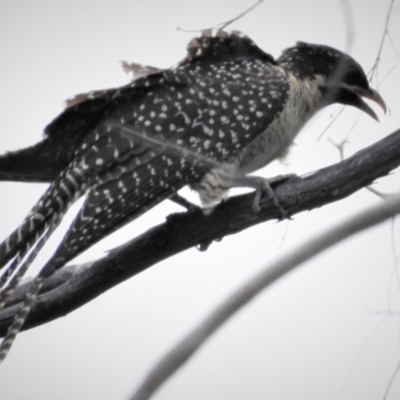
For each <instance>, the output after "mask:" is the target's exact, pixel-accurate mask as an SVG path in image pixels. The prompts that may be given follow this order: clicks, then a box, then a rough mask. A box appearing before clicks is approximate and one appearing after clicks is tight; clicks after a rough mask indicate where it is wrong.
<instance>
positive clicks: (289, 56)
mask: <svg viewBox="0 0 400 400" xmlns="http://www.w3.org/2000/svg"><path fill="white" fill-rule="evenodd" d="M277 61H278V63H279V64H280V65H282V66H283V67H284V68H285V69H287V70H289V71H290V72H292V73H293V74H294V75H295V76H296V78H297V79H308V80H310V81H315V82H317V84H318V85H319V90H320V93H321V98H320V104H321V106H327V105H330V104H334V103H340V104H344V105H349V106H353V107H356V108H358V109H360V110H362V111H364V112H366V113H367V114H368V115H370V116H371V117H372V118H374V119H375V120H378V117H377V115H376V113H375V111H374V110H373V109H372V108H371V107H370V106H369V105H368V104H367V103H366V102H365V101H364V98H366V99H369V100H372V101H374V102H375V103H377V104H378V105H379V106H380V107H381V108H382V109H383V110H384V112H386V105H385V102H384V100H383V99H382V97H381V96H380V94H379V93H378V92H377V91H376V90H374V89H372V88H371V87H370V86H369V82H368V79H367V76H366V75H365V72H364V71H363V69H362V68H361V66H360V64H359V63H358V62H357V61H355V60H354V59H353V58H352V57H350V56H349V55H347V54H345V53H343V52H341V51H339V50H336V49H334V48H332V47H329V46H324V45H315V44H309V43H304V42H298V43H297V45H296V46H294V47H291V48H289V49H286V50H285V51H284V52H283V54H282V56H281V57H280V58H279V59H278V60H277Z"/></svg>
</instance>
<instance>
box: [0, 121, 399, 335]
mask: <svg viewBox="0 0 400 400" xmlns="http://www.w3.org/2000/svg"><path fill="white" fill-rule="evenodd" d="M399 165H400V129H399V130H397V131H395V132H394V133H392V134H391V135H390V136H388V137H386V138H385V139H383V140H381V141H380V142H378V143H376V144H374V145H373V146H370V147H368V148H366V149H364V150H362V151H360V152H358V153H357V154H355V155H354V156H352V157H350V158H348V159H346V160H344V161H342V162H340V163H337V164H334V165H332V166H330V167H327V168H323V169H321V170H319V171H317V172H315V173H313V174H310V175H308V176H306V177H303V178H300V177H296V178H291V179H289V180H287V181H285V182H283V183H282V184H280V185H279V186H277V187H275V189H274V190H275V194H276V196H277V198H278V200H279V202H280V204H282V206H283V207H284V208H285V209H286V210H287V212H288V214H289V215H294V214H297V213H299V212H301V211H305V210H311V209H313V208H316V207H321V206H323V205H325V204H328V203H331V202H334V201H337V200H340V199H342V198H344V197H347V196H349V195H351V194H352V193H354V192H356V191H357V190H360V189H362V188H363V187H365V186H368V185H370V184H371V183H372V182H373V181H374V180H376V179H378V178H379V177H382V176H385V175H387V174H388V173H389V172H390V171H392V170H393V169H394V168H396V167H398V166H399ZM253 197H254V194H252V193H249V194H246V195H241V196H235V197H232V198H229V199H228V200H227V201H226V202H224V203H223V204H221V205H220V206H218V207H217V208H216V209H215V211H214V212H213V213H212V215H211V216H204V215H203V214H202V213H201V212H199V211H190V212H186V213H180V214H173V215H170V216H169V217H168V218H167V221H166V222H165V223H163V224H160V225H158V226H155V227H153V228H151V229H149V230H148V231H147V232H145V233H144V234H142V235H140V236H139V237H137V238H135V239H133V240H131V241H130V242H128V243H126V244H124V245H123V246H120V247H117V248H115V249H113V250H112V251H110V252H109V253H108V254H107V255H106V256H105V257H103V258H102V259H100V260H98V261H95V262H91V263H87V264H84V265H81V266H74V267H65V268H63V269H62V270H61V271H60V273H59V274H56V275H55V276H54V277H51V278H50V279H49V280H48V282H47V285H46V287H45V290H46V291H45V292H41V295H40V296H39V298H38V299H37V301H36V302H35V304H34V307H33V309H32V311H31V313H30V314H29V316H28V318H27V320H26V322H25V324H24V327H23V329H30V328H33V327H35V326H38V325H41V324H43V323H46V322H49V321H52V320H54V319H56V318H59V317H61V316H65V315H66V314H68V313H70V312H71V311H73V310H75V309H77V308H79V307H80V306H82V305H84V304H86V303H87V302H89V301H91V300H93V299H94V298H96V297H97V296H99V295H100V294H102V293H104V292H106V291H107V290H108V289H110V288H112V287H113V286H115V285H117V284H119V283H121V282H123V281H125V280H126V279H128V278H130V277H132V276H134V275H136V274H138V273H140V272H142V271H143V270H145V269H147V268H149V267H151V266H152V265H154V264H156V263H158V262H160V261H162V260H164V259H166V258H168V257H171V256H173V255H175V254H177V253H180V252H182V251H184V250H186V249H189V248H191V247H194V246H198V245H201V246H202V247H206V246H207V245H208V244H210V243H212V241H214V240H216V239H219V238H222V237H224V236H227V235H231V234H235V233H237V232H240V231H242V230H244V229H247V228H250V227H251V226H254V225H256V224H259V223H262V222H265V221H268V220H271V219H278V218H279V217H280V211H279V210H278V209H277V208H276V207H274V205H273V202H272V200H271V199H269V198H265V197H264V198H263V199H262V202H261V207H262V209H261V211H260V212H259V213H254V212H253V211H252V204H253ZM60 274H65V276H64V278H61V279H60V277H61V275H60ZM66 277H67V278H66ZM64 279H66V280H64ZM56 280H58V281H57V283H55V282H56ZM60 282H64V283H62V284H61V285H60ZM54 286H56V287H55V288H54ZM46 288H47V289H46ZM23 293H24V289H23V288H20V290H19V294H18V297H17V298H15V299H14V303H13V304H11V305H10V306H8V307H7V308H5V309H4V310H3V311H2V312H1V313H0V335H4V334H5V332H6V330H7V327H8V325H9V324H10V322H11V318H12V316H13V315H14V314H15V312H16V310H17V309H18V308H19V304H15V302H18V301H19V299H20V298H21V296H23Z"/></svg>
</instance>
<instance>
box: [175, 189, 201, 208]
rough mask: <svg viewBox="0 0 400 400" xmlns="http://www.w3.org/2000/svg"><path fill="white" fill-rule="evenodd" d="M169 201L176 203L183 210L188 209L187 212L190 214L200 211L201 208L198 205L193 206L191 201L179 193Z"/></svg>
mask: <svg viewBox="0 0 400 400" xmlns="http://www.w3.org/2000/svg"><path fill="white" fill-rule="evenodd" d="M169 199H170V200H171V201H173V202H174V203H176V204H179V205H180V206H182V207H183V208H186V210H188V211H189V212H193V211H196V210H200V207H199V206H196V204H193V203H191V202H190V201H189V200H186V199H185V198H184V197H182V196H180V195H179V194H178V193H175V194H173V195H172V196H171V197H170V198H169Z"/></svg>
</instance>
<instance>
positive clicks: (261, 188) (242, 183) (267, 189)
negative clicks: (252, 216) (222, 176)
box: [234, 174, 296, 219]
mask: <svg viewBox="0 0 400 400" xmlns="http://www.w3.org/2000/svg"><path fill="white" fill-rule="evenodd" d="M295 176H296V175H294V174H289V175H278V176H276V177H274V178H272V179H266V178H262V177H259V176H244V177H240V178H237V179H235V181H234V187H251V188H253V189H255V195H254V200H253V211H254V212H256V213H258V212H260V211H261V205H260V204H261V198H262V196H263V194H266V195H267V196H268V197H269V198H270V199H271V200H272V201H273V203H274V206H275V207H276V208H277V209H278V210H279V212H280V214H281V219H286V218H288V213H287V211H286V209H285V208H284V207H283V206H282V204H281V203H280V202H279V200H278V198H277V197H276V195H275V192H274V190H273V189H272V186H277V185H279V184H281V183H283V182H285V181H287V180H288V179H291V178H293V177H295Z"/></svg>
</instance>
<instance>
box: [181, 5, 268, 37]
mask: <svg viewBox="0 0 400 400" xmlns="http://www.w3.org/2000/svg"><path fill="white" fill-rule="evenodd" d="M263 1H264V0H258V1H257V3H255V4H253V5H252V6H251V7H249V8H248V9H247V10H245V11H243V12H242V13H240V14H239V15H237V16H236V17H234V18H232V19H230V20H228V21H226V22H220V23H219V24H217V25H214V26H212V27H211V28H204V29H183V28H180V27H177V29H178V31H183V32H201V31H208V30H212V29H222V30H223V29H225V28H226V27H227V26H228V25H231V24H233V23H234V22H236V21H237V20H239V19H240V18H243V17H244V16H246V15H247V14H249V13H250V12H251V11H253V10H254V9H255V8H256V7H258V6H259V5H260V4H261V3H262V2H263Z"/></svg>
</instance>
